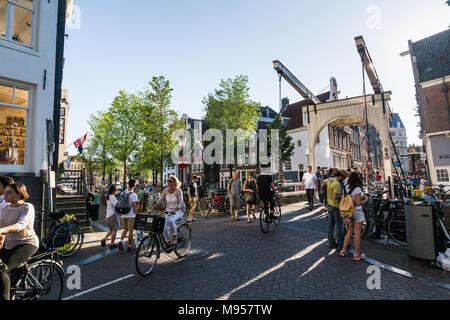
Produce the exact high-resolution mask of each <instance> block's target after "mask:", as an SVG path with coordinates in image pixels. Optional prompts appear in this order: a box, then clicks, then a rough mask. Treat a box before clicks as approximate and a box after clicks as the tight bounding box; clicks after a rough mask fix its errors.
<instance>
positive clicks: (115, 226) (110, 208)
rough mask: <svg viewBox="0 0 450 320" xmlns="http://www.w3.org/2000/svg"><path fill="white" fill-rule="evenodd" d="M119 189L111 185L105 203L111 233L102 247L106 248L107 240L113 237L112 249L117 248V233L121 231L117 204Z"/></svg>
mask: <svg viewBox="0 0 450 320" xmlns="http://www.w3.org/2000/svg"><path fill="white" fill-rule="evenodd" d="M117 191H118V190H117V187H116V186H115V185H111V186H110V187H109V189H108V195H107V198H106V201H105V203H104V204H105V205H106V221H107V223H108V227H109V231H108V232H107V233H106V235H105V237H104V238H103V239H102V241H101V245H102V247H105V246H106V240H108V238H109V236H111V245H110V248H111V249H113V248H116V247H117V244H115V241H116V235H117V231H118V230H119V229H120V221H119V215H118V214H117V212H116V204H117V198H116V194H117Z"/></svg>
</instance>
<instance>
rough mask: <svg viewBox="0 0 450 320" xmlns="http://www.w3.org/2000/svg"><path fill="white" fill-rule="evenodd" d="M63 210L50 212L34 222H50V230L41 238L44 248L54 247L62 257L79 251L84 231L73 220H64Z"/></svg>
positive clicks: (50, 248)
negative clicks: (44, 217)
mask: <svg viewBox="0 0 450 320" xmlns="http://www.w3.org/2000/svg"><path fill="white" fill-rule="evenodd" d="M64 216H65V213H64V212H51V213H50V214H49V218H47V219H41V220H37V219H36V222H43V221H47V222H50V227H49V229H50V232H49V234H48V235H47V236H45V237H44V239H42V240H41V245H42V246H43V247H44V248H45V250H52V249H55V250H56V251H58V253H59V255H60V256H62V257H71V256H73V255H75V254H76V253H78V251H80V249H81V247H82V245H83V243H84V232H83V229H81V228H80V227H79V226H77V225H76V224H75V220H64V221H62V218H64Z"/></svg>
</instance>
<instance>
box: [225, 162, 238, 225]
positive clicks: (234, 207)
mask: <svg viewBox="0 0 450 320" xmlns="http://www.w3.org/2000/svg"><path fill="white" fill-rule="evenodd" d="M227 188H228V194H229V195H230V211H231V219H233V220H234V219H235V221H239V210H240V206H241V179H239V172H238V171H236V172H235V173H234V175H233V178H232V179H231V180H230V181H229V182H228V186H227Z"/></svg>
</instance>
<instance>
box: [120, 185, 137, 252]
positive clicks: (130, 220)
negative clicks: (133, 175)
mask: <svg viewBox="0 0 450 320" xmlns="http://www.w3.org/2000/svg"><path fill="white" fill-rule="evenodd" d="M135 187H136V180H134V179H131V180H130V181H128V189H127V190H126V191H124V193H125V192H126V193H129V196H128V203H129V206H130V207H131V209H130V212H128V213H127V214H124V215H122V216H121V218H122V227H123V232H122V235H121V237H120V242H119V250H123V240H124V239H125V237H126V236H127V234H128V245H129V246H130V247H128V250H135V249H136V247H135V244H134V220H135V219H136V212H138V201H139V199H138V196H137V194H136V193H134V191H133V190H134V188H135ZM121 196H122V195H121Z"/></svg>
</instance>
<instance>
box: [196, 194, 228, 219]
mask: <svg viewBox="0 0 450 320" xmlns="http://www.w3.org/2000/svg"><path fill="white" fill-rule="evenodd" d="M198 208H199V210H200V214H201V216H202V217H203V218H206V217H208V216H209V215H210V214H219V213H227V212H228V211H229V210H230V196H229V195H228V192H227V191H226V190H225V189H216V190H214V191H211V192H209V193H208V196H207V197H204V198H202V199H200V201H199V203H198Z"/></svg>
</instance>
